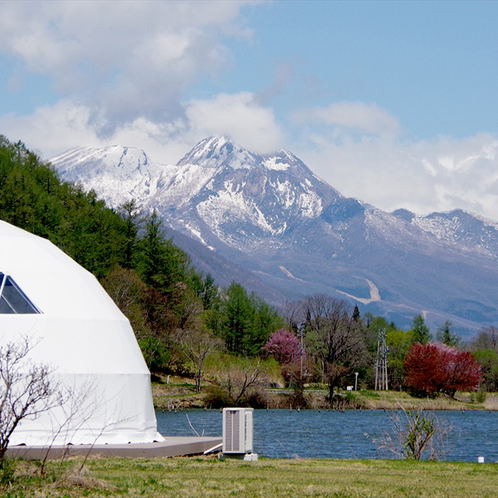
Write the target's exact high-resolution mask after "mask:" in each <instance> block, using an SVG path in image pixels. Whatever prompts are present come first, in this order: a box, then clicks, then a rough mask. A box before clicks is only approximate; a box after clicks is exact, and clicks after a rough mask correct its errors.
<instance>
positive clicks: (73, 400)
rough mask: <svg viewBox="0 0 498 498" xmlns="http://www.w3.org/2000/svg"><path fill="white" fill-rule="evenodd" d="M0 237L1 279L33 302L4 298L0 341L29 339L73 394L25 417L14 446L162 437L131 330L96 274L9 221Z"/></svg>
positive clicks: (35, 357) (33, 355)
mask: <svg viewBox="0 0 498 498" xmlns="http://www.w3.org/2000/svg"><path fill="white" fill-rule="evenodd" d="M0 241H1V243H0V272H1V273H3V280H2V278H0V283H2V282H3V285H4V286H6V285H7V283H8V279H10V282H11V283H12V285H11V288H10V289H9V290H10V292H11V294H10V295H12V294H15V295H16V296H17V298H18V297H19V294H20V295H21V296H24V298H25V299H26V300H27V301H28V302H29V303H31V305H32V307H33V308H32V309H30V308H29V306H28V307H24V308H22V306H21V308H22V309H23V310H24V311H21V312H19V311H18V312H16V311H15V310H13V309H12V306H8V305H6V304H5V302H4V301H2V300H0V344H1V345H3V346H5V345H6V344H8V343H12V342H17V341H19V340H21V339H22V338H24V337H27V338H28V339H29V341H30V345H31V346H32V349H31V350H30V353H29V360H30V361H31V362H33V363H37V364H47V365H49V367H50V369H51V370H52V371H53V376H54V382H57V383H58V386H59V387H60V389H61V390H62V391H64V392H66V393H67V392H70V393H71V397H70V399H69V401H68V402H67V403H66V404H65V405H63V406H59V407H56V408H53V409H52V410H50V411H49V412H45V413H43V414H41V415H40V416H39V417H37V418H36V419H34V420H31V419H24V420H23V421H22V423H21V424H20V425H19V426H18V428H17V429H16V430H15V431H14V434H13V435H12V437H11V438H10V444H11V445H16V444H27V445H47V444H52V445H53V444H68V443H72V444H82V443H96V442H98V443H99V444H102V443H115V444H126V443H130V442H131V443H141V442H152V441H154V440H162V437H161V436H160V435H159V434H158V433H157V424H156V418H155V413H154V407H153V404H152V393H151V386H150V374H149V371H148V369H147V366H146V364H145V361H144V359H143V356H142V353H141V351H140V348H139V346H138V344H137V341H136V338H135V335H134V333H133V330H132V328H131V326H130V323H129V321H128V319H127V318H126V317H125V316H124V315H123V314H122V313H121V311H120V310H119V309H118V307H117V306H116V305H115V304H114V302H113V301H112V299H111V298H110V297H109V296H108V295H107V293H106V292H105V290H104V289H103V288H102V286H101V285H100V284H99V282H98V281H97V279H96V278H95V277H94V276H93V275H92V274H91V273H89V272H88V271H86V270H85V269H83V268H82V267H81V266H80V265H78V264H77V263H76V262H75V261H73V260H72V259H71V258H70V257H69V256H67V255H66V254H65V253H64V252H63V251H61V250H60V249H58V248H57V247H56V246H55V245H53V244H52V243H51V242H49V241H48V240H45V239H43V238H41V237H37V236H35V235H32V234H30V233H28V232H26V231H24V230H21V229H19V228H16V227H14V226H12V225H10V224H8V223H6V222H3V221H0ZM0 288H1V287H0ZM5 290H6V287H4V291H5ZM16 292H18V294H16ZM3 295H4V292H2V296H3ZM1 299H3V298H1ZM8 300H9V299H8ZM9 302H11V303H12V299H10V300H9ZM17 302H18V303H19V302H22V300H19V298H18V300H17ZM2 303H3V305H2ZM18 306H19V305H18ZM14 308H15V306H14ZM2 310H3V311H2ZM76 405H77V406H76Z"/></svg>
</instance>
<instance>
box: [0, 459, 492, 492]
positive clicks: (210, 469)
mask: <svg viewBox="0 0 498 498" xmlns="http://www.w3.org/2000/svg"><path fill="white" fill-rule="evenodd" d="M80 466H81V460H70V461H68V462H64V463H63V464H61V463H60V462H50V464H49V466H48V468H47V474H46V476H44V477H43V478H40V476H39V472H38V471H39V466H37V465H36V464H35V463H32V462H18V463H17V470H16V474H15V475H16V477H14V481H13V483H11V484H10V485H5V484H3V485H1V486H0V494H1V496H9V495H8V494H7V493H10V496H70V497H73V496H74V497H79V496H148V497H160V496H173V497H175V496H182V497H183V496H192V497H201V496H331V497H391V496H393V497H394V496H396V497H397V496H409V497H412V496H417V497H431V498H435V497H446V496H448V497H449V496H451V497H459V496H461V497H469V496H476V497H477V496H479V497H486V496H496V495H497V494H498V466H496V465H494V464H484V465H482V464H481V465H480V464H477V463H475V464H474V463H436V462H408V461H395V460H394V461H386V460H268V459H260V460H259V461H257V462H243V461H236V460H229V459H224V460H223V459H222V460H219V459H217V458H213V457H212V458H205V457H203V458H157V459H124V458H109V459H100V458H93V459H89V460H88V461H87V462H86V464H85V467H84V472H83V473H78V472H76V470H75V469H78V468H79V467H80Z"/></svg>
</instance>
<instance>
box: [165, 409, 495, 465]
mask: <svg viewBox="0 0 498 498" xmlns="http://www.w3.org/2000/svg"><path fill="white" fill-rule="evenodd" d="M156 415H157V425H158V430H159V432H160V433H161V434H163V435H164V436H166V437H167V436H192V435H195V434H194V432H193V430H192V428H191V427H190V424H189V420H190V422H191V424H192V426H193V427H194V428H195V430H196V431H197V432H198V433H199V434H201V435H202V434H204V435H205V436H221V433H222V415H221V413H220V411H219V410H208V411H203V410H190V411H186V410H185V411H180V412H178V413H174V412H161V411H157V412H156ZM187 416H188V419H187ZM436 416H437V417H438V418H439V419H443V420H445V421H447V422H448V423H450V424H451V425H452V426H453V431H452V433H451V436H450V440H449V445H450V451H449V453H448V455H447V456H446V458H445V459H446V460H449V461H455V462H477V457H478V456H483V457H484V458H485V461H486V462H496V461H498V433H497V431H496V426H497V423H498V412H491V413H488V412H484V411H479V412H470V411H465V412H459V411H440V412H436ZM391 427H392V423H391V421H390V419H389V414H388V413H386V412H384V411H382V410H364V411H359V410H348V411H345V412H344V413H341V412H337V411H327V410H322V411H318V410H301V411H299V412H298V411H297V410H293V411H289V410H254V451H255V452H256V453H258V454H259V455H262V456H266V457H269V458H295V457H296V456H298V457H300V458H348V459H354V458H358V459H374V458H379V455H378V454H377V448H376V444H375V442H374V439H375V438H377V437H379V436H380V435H381V433H382V432H383V431H384V430H386V429H390V428H391Z"/></svg>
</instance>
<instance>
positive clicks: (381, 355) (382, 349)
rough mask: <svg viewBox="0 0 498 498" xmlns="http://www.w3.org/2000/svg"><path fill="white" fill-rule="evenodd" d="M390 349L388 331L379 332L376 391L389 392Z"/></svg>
mask: <svg viewBox="0 0 498 498" xmlns="http://www.w3.org/2000/svg"><path fill="white" fill-rule="evenodd" d="M388 353H389V348H388V347H387V345H386V329H381V330H379V338H378V340H377V358H376V360H375V390H376V391H377V390H378V391H387V390H388V383H387V355H388Z"/></svg>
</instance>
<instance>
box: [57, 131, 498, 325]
mask: <svg viewBox="0 0 498 498" xmlns="http://www.w3.org/2000/svg"><path fill="white" fill-rule="evenodd" d="M125 149H126V153H124V150H125ZM78 150H79V152H78ZM120 151H121V154H119V152H120ZM118 156H119V157H118ZM52 164H53V165H54V167H55V168H56V169H57V170H58V171H59V172H60V174H61V176H62V178H63V179H65V180H70V181H76V182H78V183H81V184H82V185H84V187H85V188H94V190H96V192H97V193H98V194H99V195H100V196H102V197H103V198H104V199H105V200H106V201H108V202H110V204H111V205H112V206H114V207H117V206H118V205H119V204H122V202H124V201H125V200H129V198H126V196H134V197H135V198H137V201H138V202H139V203H140V204H142V205H143V206H144V208H145V209H146V210H149V209H150V210H152V209H156V211H157V212H158V213H159V214H160V215H161V217H162V218H163V220H164V223H165V224H166V226H167V227H169V228H170V229H172V230H175V231H177V232H179V233H181V234H183V235H185V236H188V237H191V238H192V239H194V240H196V241H197V242H200V243H201V244H203V245H204V246H205V247H207V248H209V250H210V251H211V252H212V253H215V254H217V255H220V256H222V257H223V258H226V259H228V260H229V261H231V262H232V263H234V264H236V265H238V266H240V267H242V268H244V269H245V270H246V271H250V272H251V273H252V274H253V275H255V276H257V277H258V278H259V279H260V280H261V281H263V282H265V285H267V286H269V287H270V288H272V289H274V291H275V292H276V294H275V295H274V298H275V296H279V295H282V296H285V297H287V298H289V299H294V298H299V297H302V296H303V295H309V294H312V293H315V292H321V293H328V294H332V295H334V296H336V297H341V298H346V299H347V300H349V301H351V302H354V303H360V304H361V305H362V306H363V310H364V311H372V312H374V313H376V314H384V315H386V316H389V317H393V318H395V320H394V321H396V323H398V322H399V321H401V324H402V325H407V324H408V323H409V322H410V321H411V317H413V315H414V314H416V313H419V312H422V313H425V314H426V316H427V317H428V320H429V321H430V322H432V323H434V324H437V323H439V324H442V323H443V322H444V321H445V320H446V319H449V320H451V321H453V322H454V323H455V324H456V326H457V327H460V328H461V329H463V330H468V329H472V330H476V329H478V328H479V327H480V326H482V325H489V324H492V323H496V321H498V309H497V305H496V304H494V303H498V286H497V284H495V283H494V281H497V282H498V259H497V255H498V223H496V222H493V221H492V220H486V219H484V218H481V217H478V216H475V215H472V214H471V213H468V212H466V211H464V210H458V209H457V210H453V211H450V212H448V213H431V214H430V215H427V216H419V215H416V214H414V213H411V212H409V211H407V210H404V209H400V210H396V211H394V212H393V213H387V212H385V211H382V210H380V209H378V208H375V207H374V206H371V205H370V204H368V203H365V202H362V201H360V200H358V199H355V198H347V197H344V196H343V195H342V194H340V193H339V192H338V191H337V190H336V189H335V188H333V187H332V186H330V185H328V184H327V183H326V182H324V181H323V180H321V179H319V178H318V177H317V176H316V175H314V174H313V172H312V171H311V170H310V169H309V168H308V167H307V166H306V165H305V164H304V163H303V162H302V161H301V160H300V159H299V158H297V157H296V156H295V155H293V154H292V153H290V152H288V151H283V150H281V151H277V152H275V153H273V154H268V155H260V154H257V153H254V152H251V151H248V150H246V149H244V148H243V147H241V146H239V145H237V144H234V143H233V142H230V141H229V140H228V139H226V138H225V137H221V136H213V137H208V138H206V139H204V140H202V141H201V142H199V143H198V144H197V145H196V146H194V147H193V148H192V149H191V150H190V151H189V152H188V153H187V154H185V155H184V156H183V158H181V159H180V160H179V161H178V163H177V164H176V165H160V164H157V163H154V162H152V161H151V160H150V159H149V158H147V156H146V154H145V152H143V151H140V150H139V149H131V148H121V149H119V147H118V146H114V148H106V149H101V150H100V152H98V150H97V149H92V153H90V151H88V150H86V151H85V148H80V149H77V150H73V152H72V153H71V151H68V153H65V154H63V155H61V156H58V157H56V158H53V159H52ZM186 245H188V243H186ZM187 252H189V251H188V250H187ZM495 279H496V280H495ZM263 297H264V296H263Z"/></svg>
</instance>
